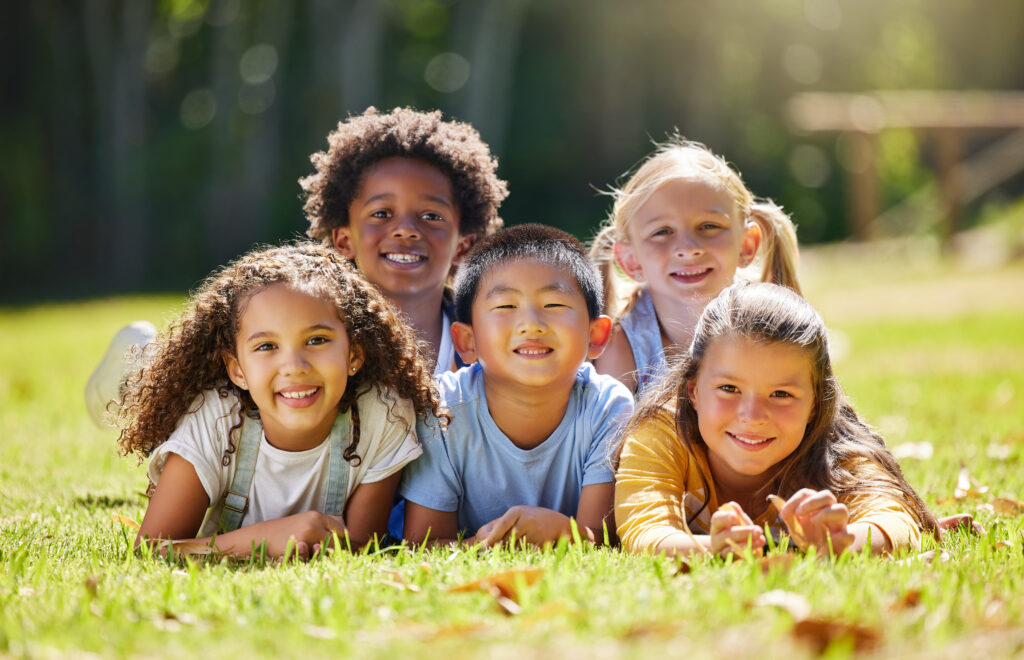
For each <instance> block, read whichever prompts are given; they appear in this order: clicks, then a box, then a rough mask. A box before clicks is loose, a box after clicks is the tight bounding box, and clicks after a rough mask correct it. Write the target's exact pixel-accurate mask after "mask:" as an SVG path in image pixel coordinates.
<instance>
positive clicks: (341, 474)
mask: <svg viewBox="0 0 1024 660" xmlns="http://www.w3.org/2000/svg"><path fill="white" fill-rule="evenodd" d="M354 409H355V407H354V406H353V408H352V409H350V410H347V411H345V414H343V415H338V416H337V417H336V418H335V420H334V426H332V427H331V435H330V437H329V438H328V442H329V443H330V444H329V445H328V447H327V454H328V458H327V462H328V467H327V471H328V472H327V501H326V502H325V503H324V513H328V514H331V515H336V516H340V515H341V514H342V513H344V512H345V500H346V499H347V497H348V475H349V472H350V471H351V470H350V468H349V464H348V461H346V460H345V448H346V447H348V445H349V443H350V442H351V441H350V438H352V437H353V433H352V430H353V429H352V410H354Z"/></svg>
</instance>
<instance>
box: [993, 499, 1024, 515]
mask: <svg viewBox="0 0 1024 660" xmlns="http://www.w3.org/2000/svg"><path fill="white" fill-rule="evenodd" d="M992 509H993V510H994V511H995V512H996V513H1002V514H1005V515H1008V516H1020V515H1024V502H1021V501H1020V500H1015V499H1012V498H1009V497H997V498H995V499H994V500H992Z"/></svg>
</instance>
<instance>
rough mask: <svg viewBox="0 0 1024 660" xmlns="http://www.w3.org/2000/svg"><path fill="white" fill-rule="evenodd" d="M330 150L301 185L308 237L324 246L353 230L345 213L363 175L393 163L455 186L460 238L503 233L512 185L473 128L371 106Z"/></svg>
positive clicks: (345, 124) (338, 133) (330, 141)
mask: <svg viewBox="0 0 1024 660" xmlns="http://www.w3.org/2000/svg"><path fill="white" fill-rule="evenodd" d="M327 145H328V149H327V151H320V152H317V153H315V154H313V155H312V156H311V157H310V160H312V161H313V165H314V166H315V167H316V172H314V173H313V174H311V175H309V176H307V177H305V178H302V179H300V180H299V184H300V185H301V186H302V192H303V195H304V197H305V211H306V218H307V219H308V220H309V229H308V230H307V231H306V233H307V234H308V235H309V236H310V237H312V238H316V239H320V240H322V241H324V242H325V243H330V242H331V232H332V231H333V230H334V229H337V228H338V227H347V226H348V224H349V217H348V207H349V205H350V204H351V203H352V200H353V198H355V196H356V194H357V193H358V191H359V187H360V186H361V185H362V182H363V175H364V174H366V171H367V170H368V169H370V168H371V167H373V166H374V165H376V164H377V163H379V162H381V161H382V160H386V159H388V158H395V157H398V158H411V159H413V160H420V161H423V162H425V163H427V164H429V165H432V166H434V167H436V168H438V169H439V170H440V171H441V172H442V173H443V174H444V175H445V176H446V177H448V179H449V180H450V181H451V184H452V194H453V195H454V197H455V203H456V204H457V205H458V207H459V214H460V216H461V220H460V222H459V234H461V235H462V236H478V235H486V234H493V233H494V232H495V231H496V230H498V229H499V228H501V225H502V221H501V218H500V217H499V216H498V206H499V205H500V204H501V202H502V200H504V199H505V197H506V196H507V195H508V187H507V186H506V185H505V182H504V181H502V180H501V179H499V178H498V174H497V169H498V161H497V159H496V158H494V156H492V155H491V151H490V149H489V148H488V147H487V145H486V144H484V142H483V140H481V139H480V134H479V133H477V131H476V129H475V128H473V127H472V126H470V125H469V124H464V123H462V122H458V121H446V120H445V119H444V118H443V117H442V116H441V112H440V111H438V110H435V111H433V112H421V111H419V110H413V109H412V108H395V109H394V110H392V111H391V112H385V113H383V114H382V113H380V112H378V111H377V109H376V108H373V107H370V108H368V109H367V110H366V112H364V113H363V114H361V115H356V116H354V117H351V116H350V117H349V118H348V119H346V120H345V121H342V122H340V123H339V124H338V127H337V129H335V130H334V131H331V133H330V134H329V135H328V136H327Z"/></svg>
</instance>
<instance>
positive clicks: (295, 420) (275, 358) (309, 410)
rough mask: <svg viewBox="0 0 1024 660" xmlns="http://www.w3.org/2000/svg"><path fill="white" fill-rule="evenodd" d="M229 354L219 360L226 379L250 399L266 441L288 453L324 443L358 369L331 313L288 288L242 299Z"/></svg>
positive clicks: (358, 355) (354, 350)
mask: <svg viewBox="0 0 1024 660" xmlns="http://www.w3.org/2000/svg"><path fill="white" fill-rule="evenodd" d="M235 350H236V355H233V356H232V355H229V356H225V358H224V362H225V365H226V367H227V371H228V376H229V377H230V378H231V381H232V382H233V383H235V384H236V385H238V386H239V387H241V388H242V389H244V390H248V391H249V394H250V395H251V396H252V399H253V401H254V402H255V403H256V407H257V408H259V411H260V419H261V421H262V422H263V429H264V431H265V432H266V435H267V440H268V441H269V442H270V443H271V444H273V445H274V446H275V447H279V448H281V449H286V450H290V451H299V450H302V449H310V448H312V447H315V446H317V445H318V444H320V442H321V441H323V439H324V438H326V437H327V434H328V433H329V432H330V430H331V426H332V425H333V424H334V419H335V418H336V417H337V414H338V402H339V401H340V400H341V397H342V395H343V394H344V393H345V387H346V385H347V384H348V379H349V377H350V376H352V375H354V374H355V372H356V371H357V370H358V368H359V366H360V365H361V364H362V352H361V351H360V350H359V348H358V347H356V346H350V345H349V341H348V333H347V332H346V331H345V324H344V323H343V322H342V321H341V319H339V318H338V312H337V310H336V309H335V307H334V305H333V304H331V303H329V302H327V301H325V300H323V299H322V298H318V297H316V296H312V295H309V294H307V293H303V292H301V291H297V290H295V289H293V288H291V287H290V286H289V285H287V284H273V285H271V286H268V287H266V288H264V289H262V290H260V291H258V292H257V293H256V294H254V295H253V296H252V297H251V298H250V299H249V301H248V304H247V305H246V306H245V308H244V311H243V313H242V317H241V319H240V320H239V326H238V336H237V338H236V349H235Z"/></svg>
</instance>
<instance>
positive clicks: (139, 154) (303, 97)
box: [0, 0, 1024, 303]
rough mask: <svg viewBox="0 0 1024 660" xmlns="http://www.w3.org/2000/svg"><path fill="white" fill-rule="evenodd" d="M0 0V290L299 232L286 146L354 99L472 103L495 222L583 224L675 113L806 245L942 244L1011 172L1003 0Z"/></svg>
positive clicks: (126, 283) (98, 283) (200, 268)
mask: <svg viewBox="0 0 1024 660" xmlns="http://www.w3.org/2000/svg"><path fill="white" fill-rule="evenodd" d="M2 11H3V18H2V20H0V23H2V25H0V37H2V38H0V61H2V62H3V64H2V68H0V81H2V101H0V155H2V157H0V302H14V303H20V302H28V301H35V300H55V299H75V298H82V297H90V296H97V295H106V294H112V293H124V292H140V291H181V290H184V289H187V288H189V287H192V286H194V285H195V284H196V283H197V282H198V281H199V280H200V279H201V278H202V277H204V276H205V275H206V274H207V273H208V272H209V271H210V269H211V268H213V267H214V266H216V265H218V264H221V263H223V262H225V261H227V260H228V259H231V258H232V257H235V256H237V255H238V254H240V253H241V252H243V251H244V250H246V249H247V248H249V247H250V246H251V245H253V244H254V243H257V242H275V241H278V240H281V239H285V238H290V237H294V236H296V235H299V234H302V233H303V232H304V231H305V227H306V221H305V219H304V217H303V214H302V208H301V207H302V204H301V201H300V199H299V186H298V183H297V180H298V179H299V178H300V177H303V176H305V175H307V174H309V173H310V172H311V171H312V166H311V164H310V162H309V156H310V154H312V153H313V152H316V151H319V150H322V149H324V148H326V135H327V133H328V132H329V131H330V130H332V129H333V128H334V127H335V126H336V124H337V122H338V121H339V120H341V119H343V118H345V117H346V116H347V115H348V114H350V113H351V114H355V113H361V112H362V111H363V110H364V109H365V108H366V107H367V106H369V105H375V106H377V107H378V108H382V109H390V108H392V107H394V106H397V105H411V106H414V107H416V108H420V109H434V108H440V109H442V110H443V111H444V112H445V114H446V116H448V117H450V118H457V119H460V120H464V121H468V122H471V123H472V124H473V125H475V126H476V128H477V129H478V130H479V131H480V133H481V134H482V136H483V138H484V140H485V141H486V142H487V143H488V144H489V145H490V146H491V148H492V150H493V152H494V153H495V154H496V155H497V157H498V159H499V162H500V167H499V174H500V175H501V176H502V178H504V179H506V180H507V181H508V182H509V187H510V191H511V194H510V196H509V198H508V200H507V201H506V202H505V204H504V205H503V206H502V208H501V215H502V216H503V217H504V218H505V220H506V223H508V224H515V223H519V222H526V221H539V222H545V223H549V224H553V225H556V226H560V227H562V228H564V229H567V230H569V231H571V232H573V233H575V234H576V235H577V236H579V237H580V238H581V239H584V240H586V239H589V238H590V237H592V236H593V234H594V233H595V232H596V230H597V227H598V225H599V223H600V222H601V221H602V219H603V218H604V217H605V214H606V213H607V210H608V207H609V199H608V198H607V197H606V196H603V195H601V194H600V191H602V190H606V189H607V188H608V187H609V186H611V185H613V184H615V183H616V182H617V181H620V178H621V176H622V175H623V173H624V172H626V171H627V170H629V169H631V168H632V167H634V166H635V165H636V164H637V162H638V161H640V160H641V159H642V158H643V157H644V156H645V155H646V154H647V153H648V152H649V151H650V150H651V148H652V140H655V141H657V140H664V139H665V138H666V136H667V135H668V134H670V133H672V132H673V131H675V130H676V129H678V131H679V132H680V133H681V134H682V135H685V136H686V137H688V138H691V139H694V140H699V141H701V142H704V143H706V144H708V145H709V146H711V148H712V149H713V150H715V151H716V152H717V153H720V154H723V155H724V156H726V157H727V158H728V159H729V160H730V161H731V162H733V163H734V164H735V165H736V166H737V168H738V169H739V170H740V171H741V172H742V173H743V175H744V177H745V179H746V180H747V183H748V184H749V186H750V187H751V189H752V190H753V191H754V192H755V193H757V194H758V195H761V196H766V197H771V198H773V199H775V200H776V201H778V202H779V203H780V204H782V205H783V206H784V207H785V208H786V209H787V210H788V211H789V212H790V213H792V214H793V216H794V219H795V221H796V222H797V224H798V227H799V238H800V241H801V242H802V243H803V244H805V245H809V244H814V243H821V242H835V241H841V240H846V239H858V240H863V239H870V238H882V237H886V236H906V235H922V236H936V237H938V238H939V241H940V242H945V241H946V239H948V238H949V237H950V235H951V233H952V232H953V231H954V230H963V229H970V228H972V227H975V226H977V225H979V224H984V223H985V222H986V218H989V217H994V216H1000V217H1003V216H1005V214H1006V210H1007V209H1013V208H1020V204H1019V203H1018V202H1017V201H1016V200H1018V199H1020V198H1021V197H1022V196H1024V141H1022V138H1021V136H1022V135H1024V132H1022V131H1024V105H1022V101H1021V96H1020V92H1019V90H1024V66H1022V64H1024V3H1022V2H1020V0H986V1H985V2H976V1H973V0H903V1H901V2H891V0H858V1H857V2H841V1H840V0H765V1H763V2H745V1H735V0H732V1H719V2H707V1H706V0H704V1H692V2H691V1H683V0H678V1H667V0H661V1H657V0H630V1H628V2H622V1H616V2H612V1H610V0H565V1H562V2H539V1H530V0H461V1H459V0H377V1H374V0H337V1H335V0H305V1H291V0H120V1H118V0H88V1H83V2H77V1H73V0H33V1H32V2H25V3H5V7H4V9H3V10H2ZM894 92H901V93H900V94H893V93H894ZM902 92H913V93H912V94H909V95H907V94H902ZM938 92H942V93H944V94H937V93H938ZM808 94H811V95H810V96H808ZM837 94H838V95H837ZM1015 205H1016V206H1015ZM1022 215H1024V214H1022Z"/></svg>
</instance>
